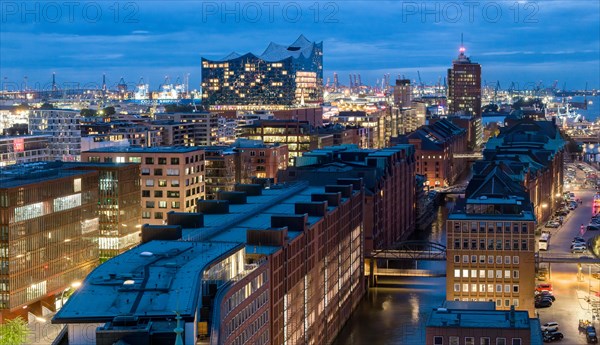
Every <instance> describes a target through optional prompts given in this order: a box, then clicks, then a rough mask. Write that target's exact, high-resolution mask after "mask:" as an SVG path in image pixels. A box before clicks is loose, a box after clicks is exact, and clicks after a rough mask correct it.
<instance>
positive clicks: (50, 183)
mask: <svg viewBox="0 0 600 345" xmlns="http://www.w3.org/2000/svg"><path fill="white" fill-rule="evenodd" d="M97 210H98V171H75V170H68V169H65V168H64V167H63V166H62V164H61V163H60V162H58V163H55V162H36V163H28V164H18V165H12V166H8V167H4V168H1V169H0V230H1V231H0V322H3V320H5V319H12V318H14V317H16V316H25V318H26V315H27V313H28V312H29V313H32V314H34V315H39V316H41V315H42V313H43V308H46V309H48V310H54V309H55V306H56V304H55V303H57V301H58V299H60V295H61V293H62V292H63V291H65V289H69V288H70V287H71V286H72V284H76V283H79V282H80V281H81V280H83V278H85V276H86V275H87V274H88V273H90V272H91V270H92V269H93V268H94V267H95V266H96V265H97V263H98V243H97V242H96V241H97V239H98V224H99V221H98V213H97Z"/></svg>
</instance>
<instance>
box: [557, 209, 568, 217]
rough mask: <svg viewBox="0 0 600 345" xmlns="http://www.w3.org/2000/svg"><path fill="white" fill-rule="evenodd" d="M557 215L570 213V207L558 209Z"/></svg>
mask: <svg viewBox="0 0 600 345" xmlns="http://www.w3.org/2000/svg"><path fill="white" fill-rule="evenodd" d="M554 214H555V215H556V216H557V217H559V216H566V215H568V214H569V209H568V208H567V209H562V210H558V211H556V212H555V213H554Z"/></svg>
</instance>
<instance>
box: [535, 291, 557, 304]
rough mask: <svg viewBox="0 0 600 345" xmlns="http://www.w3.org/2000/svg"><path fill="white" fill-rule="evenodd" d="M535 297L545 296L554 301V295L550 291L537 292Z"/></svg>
mask: <svg viewBox="0 0 600 345" xmlns="http://www.w3.org/2000/svg"><path fill="white" fill-rule="evenodd" d="M535 297H536V298H538V297H545V298H550V300H552V302H554V301H556V297H554V295H553V294H552V292H550V291H542V292H540V293H538V294H537V295H535Z"/></svg>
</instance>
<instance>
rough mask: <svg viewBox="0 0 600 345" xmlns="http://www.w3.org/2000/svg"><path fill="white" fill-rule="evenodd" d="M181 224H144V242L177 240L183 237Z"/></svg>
mask: <svg viewBox="0 0 600 345" xmlns="http://www.w3.org/2000/svg"><path fill="white" fill-rule="evenodd" d="M181 233H182V231H181V226H179V225H148V224H144V225H143V226H142V243H148V242H150V241H176V240H179V239H181Z"/></svg>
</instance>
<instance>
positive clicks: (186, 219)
mask: <svg viewBox="0 0 600 345" xmlns="http://www.w3.org/2000/svg"><path fill="white" fill-rule="evenodd" d="M167 224H168V225H179V226H181V228H183V229H194V228H201V227H203V226H204V215H203V214H202V213H188V212H175V211H171V212H168V213H167Z"/></svg>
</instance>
